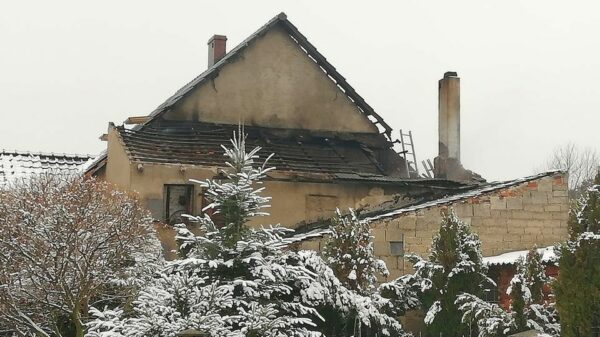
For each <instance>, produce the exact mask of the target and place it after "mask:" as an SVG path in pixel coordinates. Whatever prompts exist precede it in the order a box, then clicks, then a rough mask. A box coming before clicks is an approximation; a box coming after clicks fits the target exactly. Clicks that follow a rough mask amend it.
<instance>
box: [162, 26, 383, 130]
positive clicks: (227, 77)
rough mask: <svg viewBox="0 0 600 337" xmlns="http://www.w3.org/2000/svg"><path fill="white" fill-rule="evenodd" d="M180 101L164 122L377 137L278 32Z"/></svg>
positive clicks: (260, 40) (364, 119) (314, 66)
mask: <svg viewBox="0 0 600 337" xmlns="http://www.w3.org/2000/svg"><path fill="white" fill-rule="evenodd" d="M229 62H230V63H228V64H225V65H224V66H223V67H222V68H221V70H220V71H219V74H218V76H217V77H216V78H215V79H214V80H208V81H206V82H205V83H204V84H203V85H201V86H200V87H199V88H197V89H195V91H194V92H192V93H191V94H189V96H188V97H186V98H184V99H182V101H181V102H180V103H178V104H177V105H176V106H175V107H174V108H173V110H171V111H169V112H167V113H166V114H165V118H166V119H173V120H201V121H205V122H213V123H224V124H238V123H239V122H240V121H241V122H243V123H245V124H246V125H256V126H264V127H276V128H294V129H308V130H327V131H345V132H378V130H377V128H376V127H375V126H374V125H373V124H371V122H370V121H369V120H368V118H367V117H366V116H364V115H363V114H362V113H361V112H360V111H359V110H358V109H357V107H356V106H355V105H354V103H352V102H351V101H350V100H349V99H348V98H347V97H346V95H345V94H344V93H343V92H342V91H341V90H339V88H338V87H337V86H336V85H335V84H334V83H333V82H332V81H331V80H330V79H329V78H328V77H327V75H326V74H325V73H324V72H323V71H322V70H321V69H320V67H319V66H318V65H317V64H316V63H315V62H313V61H312V60H311V59H310V58H309V57H308V56H307V55H306V54H305V53H304V52H303V51H302V50H301V49H300V47H299V46H298V45H297V44H296V43H295V42H293V40H292V39H291V38H290V37H289V36H288V34H287V33H286V32H285V31H284V30H283V29H282V28H280V27H274V28H272V29H271V30H269V31H268V32H267V33H266V34H265V35H264V36H262V37H258V38H257V39H256V40H255V41H254V42H253V43H252V44H250V45H249V46H248V47H247V48H246V49H245V50H243V51H242V52H241V53H240V55H237V56H236V57H235V59H234V60H230V61H229Z"/></svg>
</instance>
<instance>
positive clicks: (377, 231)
mask: <svg viewBox="0 0 600 337" xmlns="http://www.w3.org/2000/svg"><path fill="white" fill-rule="evenodd" d="M385 232H386V229H384V228H373V230H372V231H371V234H372V235H373V241H382V242H383V241H387V240H386V239H385Z"/></svg>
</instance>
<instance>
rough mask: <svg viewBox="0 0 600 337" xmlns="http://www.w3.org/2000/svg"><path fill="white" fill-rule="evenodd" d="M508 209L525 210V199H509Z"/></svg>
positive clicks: (507, 201) (507, 200)
mask: <svg viewBox="0 0 600 337" xmlns="http://www.w3.org/2000/svg"><path fill="white" fill-rule="evenodd" d="M506 209H523V198H519V197H515V198H507V199H506Z"/></svg>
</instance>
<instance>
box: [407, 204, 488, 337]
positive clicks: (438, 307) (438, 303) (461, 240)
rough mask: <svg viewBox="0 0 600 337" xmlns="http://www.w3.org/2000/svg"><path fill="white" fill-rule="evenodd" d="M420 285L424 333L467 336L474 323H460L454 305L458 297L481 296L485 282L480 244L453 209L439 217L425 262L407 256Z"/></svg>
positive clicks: (421, 259) (486, 281) (416, 257)
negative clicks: (464, 295) (438, 227)
mask: <svg viewBox="0 0 600 337" xmlns="http://www.w3.org/2000/svg"><path fill="white" fill-rule="evenodd" d="M409 260H410V262H411V263H413V268H414V269H415V278H416V280H417V281H418V282H419V287H420V289H419V291H420V299H421V302H422V304H423V309H424V310H425V311H426V312H427V313H426V316H425V324H426V330H427V332H428V334H429V335H431V336H439V335H440V333H441V334H443V335H444V336H461V335H468V334H469V333H470V330H471V329H472V328H474V326H473V324H474V322H473V324H470V322H469V323H465V322H463V319H462V318H463V315H462V313H461V312H460V310H459V308H458V304H456V303H455V302H456V300H457V298H458V296H459V295H461V294H463V293H466V294H471V295H475V296H477V297H480V296H481V294H482V293H483V288H484V287H485V286H486V285H487V283H490V282H491V283H493V281H491V280H490V279H489V278H488V277H487V276H486V271H487V270H486V267H485V266H484V265H483V263H482V256H481V242H480V241H479V238H478V237H477V235H476V234H473V233H471V231H470V229H469V226H468V225H466V224H465V223H464V222H462V221H461V220H460V219H459V218H458V217H457V216H456V214H455V213H454V211H453V210H452V209H449V210H448V212H446V213H444V214H442V223H441V226H440V230H439V233H438V234H437V235H436V236H435V237H434V239H433V244H432V247H431V253H430V255H429V258H428V259H423V258H421V257H419V256H417V255H411V256H409Z"/></svg>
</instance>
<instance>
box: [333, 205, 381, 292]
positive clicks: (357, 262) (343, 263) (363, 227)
mask: <svg viewBox="0 0 600 337" xmlns="http://www.w3.org/2000/svg"><path fill="white" fill-rule="evenodd" d="M331 221H332V222H331V226H330V227H329V229H330V231H331V234H330V236H329V237H328V239H327V241H326V243H325V247H324V249H323V257H324V258H325V261H326V262H327V264H328V265H329V266H330V267H331V269H333V271H334V273H335V274H336V276H337V277H338V279H339V280H340V281H342V283H343V284H344V285H346V287H348V288H349V289H352V290H354V291H357V292H358V293H360V294H363V295H368V294H371V293H372V292H373V290H374V289H375V287H376V286H377V275H382V276H387V275H388V274H389V272H388V270H387V268H386V266H385V262H383V261H382V260H379V259H377V258H375V255H374V253H373V236H372V235H371V227H370V225H369V223H368V222H367V221H365V220H359V219H358V217H357V216H356V213H355V212H354V210H352V209H350V210H349V214H348V215H342V214H341V213H340V211H339V210H336V214H335V216H334V217H333V219H332V220H331Z"/></svg>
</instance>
